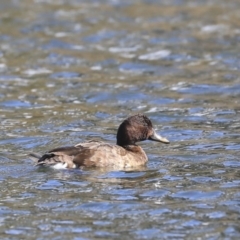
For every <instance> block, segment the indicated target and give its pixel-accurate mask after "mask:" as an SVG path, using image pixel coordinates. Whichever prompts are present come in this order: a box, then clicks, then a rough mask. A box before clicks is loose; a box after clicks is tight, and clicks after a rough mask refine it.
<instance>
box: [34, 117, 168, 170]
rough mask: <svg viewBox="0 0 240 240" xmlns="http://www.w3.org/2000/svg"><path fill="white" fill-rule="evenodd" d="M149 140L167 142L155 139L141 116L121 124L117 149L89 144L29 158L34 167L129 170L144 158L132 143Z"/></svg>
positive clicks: (141, 151)
mask: <svg viewBox="0 0 240 240" xmlns="http://www.w3.org/2000/svg"><path fill="white" fill-rule="evenodd" d="M144 140H152V141H157V142H162V143H169V141H168V140H167V139H166V138H164V137H161V136H160V135H158V134H157V133H156V132H155V130H154V129H153V125H152V122H151V121H150V119H149V118H148V117H146V116H145V115H142V114H138V115H134V116H131V117H129V118H127V119H126V120H124V121H123V122H122V123H121V125H120V126H119V128H118V131H117V145H113V144H109V143H105V142H102V141H96V140H91V141H88V142H85V143H78V144H76V145H75V146H68V147H59V148H55V149H53V150H51V151H49V152H47V153H45V154H44V155H42V156H40V155H38V154H35V153H32V154H30V155H31V157H33V158H34V160H35V161H36V160H37V164H36V165H38V166H52V167H54V168H81V167H103V168H106V167H113V168H132V167H138V166H142V165H144V164H145V163H146V162H147V161H148V158H147V155H146V154H145V152H144V151H143V149H142V148H141V147H140V146H138V145H136V142H139V141H144Z"/></svg>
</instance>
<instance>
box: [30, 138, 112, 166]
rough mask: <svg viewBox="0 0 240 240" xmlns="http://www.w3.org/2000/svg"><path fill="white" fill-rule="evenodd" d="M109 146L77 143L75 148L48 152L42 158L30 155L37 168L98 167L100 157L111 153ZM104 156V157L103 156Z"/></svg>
mask: <svg viewBox="0 0 240 240" xmlns="http://www.w3.org/2000/svg"><path fill="white" fill-rule="evenodd" d="M110 149H112V147H111V145H110V144H107V143H104V142H100V141H89V142H86V143H79V144H77V145H75V146H67V147H60V148H55V149H52V150H50V151H49V152H47V153H45V154H44V155H42V156H39V155H38V154H34V153H32V154H30V156H31V157H32V158H34V159H35V160H37V163H36V165H38V166H52V167H54V168H78V167H81V166H87V167H94V166H98V165H99V164H98V162H99V161H101V157H105V155H106V153H107V152H111V151H110ZM103 155H104V156H103Z"/></svg>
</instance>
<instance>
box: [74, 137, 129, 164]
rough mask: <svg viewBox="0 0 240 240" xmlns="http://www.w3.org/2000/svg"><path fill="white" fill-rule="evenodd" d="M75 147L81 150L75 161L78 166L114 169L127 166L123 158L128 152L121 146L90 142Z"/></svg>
mask: <svg viewBox="0 0 240 240" xmlns="http://www.w3.org/2000/svg"><path fill="white" fill-rule="evenodd" d="M75 147H78V148H80V149H81V151H79V153H78V154H77V155H76V156H75V157H74V159H73V162H74V163H75V164H76V165H77V166H86V167H112V166H124V165H125V161H124V159H123V157H124V156H125V155H126V150H125V149H124V148H122V147H120V146H117V145H112V144H109V143H105V142H100V141H90V142H87V143H80V144H77V145H75Z"/></svg>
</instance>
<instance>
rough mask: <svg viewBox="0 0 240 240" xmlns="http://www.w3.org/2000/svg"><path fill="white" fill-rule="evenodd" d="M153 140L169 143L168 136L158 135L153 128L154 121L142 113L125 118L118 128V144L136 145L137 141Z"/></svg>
mask: <svg viewBox="0 0 240 240" xmlns="http://www.w3.org/2000/svg"><path fill="white" fill-rule="evenodd" d="M144 140H152V141H157V142H162V143H169V141H168V140H167V139H166V138H163V137H161V136H160V135H158V134H157V133H156V132H155V130H154V129H153V125H152V122H151V121H150V119H149V118H148V117H146V116H145V115H142V114H137V115H134V116H131V117H129V118H127V119H126V120H124V121H123V122H122V123H121V125H120V126H119V128H118V132H117V145H119V146H127V145H135V143H136V142H140V141H144Z"/></svg>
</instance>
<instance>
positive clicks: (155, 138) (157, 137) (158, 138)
mask: <svg viewBox="0 0 240 240" xmlns="http://www.w3.org/2000/svg"><path fill="white" fill-rule="evenodd" d="M148 139H149V140H152V141H157V142H161V143H170V142H169V141H168V140H167V139H166V138H165V137H162V136H160V135H159V134H157V133H156V132H155V131H154V132H153V135H151V136H150V137H149V138H148Z"/></svg>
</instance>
